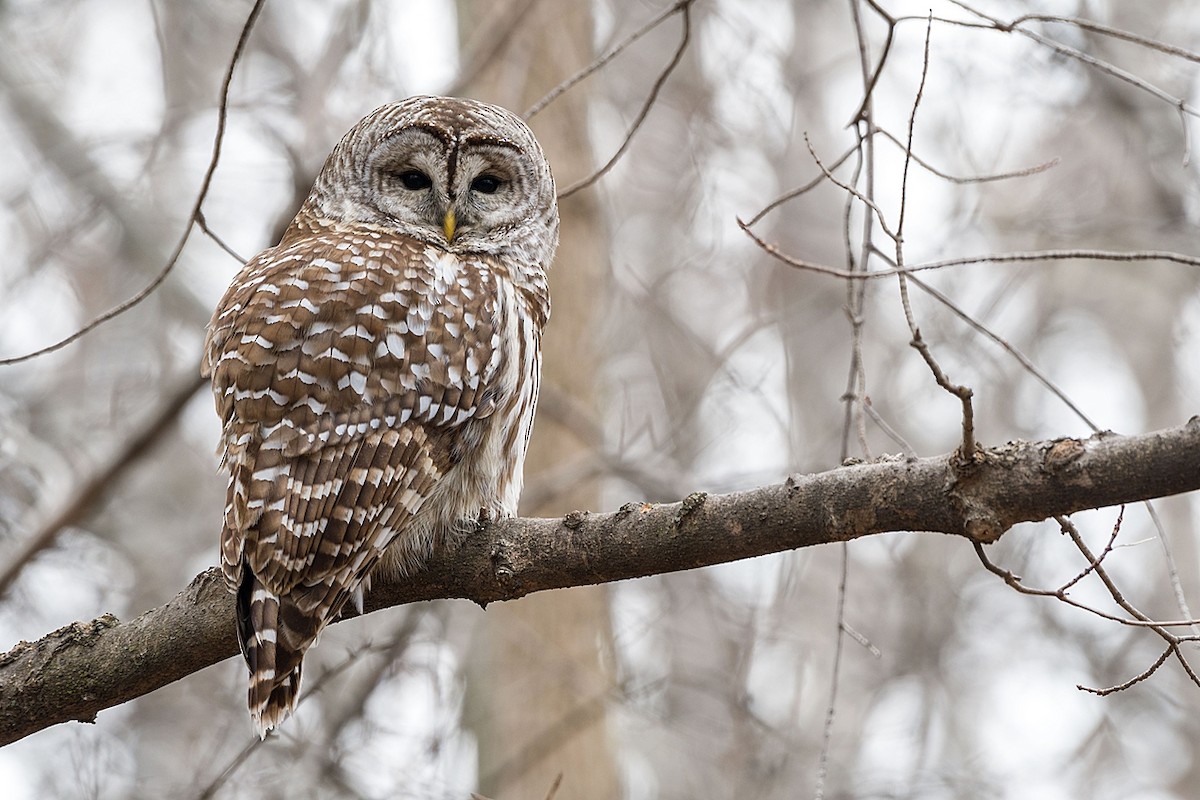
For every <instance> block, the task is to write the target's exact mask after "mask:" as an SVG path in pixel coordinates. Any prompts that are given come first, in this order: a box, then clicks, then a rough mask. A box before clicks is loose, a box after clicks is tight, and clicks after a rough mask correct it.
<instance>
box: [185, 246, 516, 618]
mask: <svg viewBox="0 0 1200 800" xmlns="http://www.w3.org/2000/svg"><path fill="white" fill-rule="evenodd" d="M385 237H386V235H383V234H380V235H376V236H375V237H374V238H367V239H365V240H360V241H354V240H352V239H348V238H347V236H345V235H344V234H343V235H340V236H338V237H337V239H336V240H333V239H331V240H330V241H329V242H327V243H325V242H322V241H321V240H319V239H317V240H315V241H314V240H313V239H307V240H305V241H304V242H300V243H297V244H295V245H293V246H291V247H285V246H282V245H281V246H280V247H278V248H275V249H274V250H270V251H266V252H265V253H263V254H262V255H261V256H260V257H259V258H258V259H256V260H255V261H254V262H251V263H250V264H249V265H247V267H246V269H245V270H244V272H243V277H242V279H241V280H239V281H237V282H235V285H234V287H233V288H231V289H230V291H229V292H228V293H227V295H226V297H225V298H224V300H223V301H222V303H221V304H220V305H219V306H218V310H217V312H216V314H215V315H214V317H213V323H212V325H211V326H210V331H209V337H208V342H207V346H206V353H207V356H206V368H207V370H208V371H210V372H211V374H212V376H213V386H214V392H215V393H216V400H217V408H218V412H219V413H220V415H221V417H222V419H223V420H224V421H225V438H224V443H223V447H224V453H223V457H224V460H225V462H226V464H227V466H228V467H229V469H230V471H231V481H230V489H229V497H228V503H227V506H226V512H225V520H226V521H225V531H224V535H223V537H222V566H223V569H224V572H225V575H226V578H227V580H228V581H229V582H230V584H231V586H237V585H239V584H240V582H241V581H240V578H241V571H242V568H243V564H245V565H246V566H248V567H249V569H250V570H251V571H252V572H253V573H254V574H255V575H256V576H257V577H258V579H259V580H260V581H261V582H262V583H263V584H264V586H266V588H267V589H269V590H270V591H271V592H272V593H274V594H276V595H283V594H286V593H288V592H293V593H294V594H296V595H297V596H296V600H297V601H299V602H301V604H302V606H310V605H311V606H312V607H314V608H316V607H318V606H321V605H326V604H330V603H333V604H335V605H336V606H337V607H338V608H340V606H341V605H342V604H343V603H344V602H345V596H343V594H344V591H343V590H345V589H346V587H347V586H353V585H356V584H357V583H358V580H359V579H361V578H363V577H364V576H365V575H366V574H367V572H368V571H369V570H370V568H371V566H373V565H374V563H375V561H376V559H378V557H379V555H380V553H381V552H382V550H383V549H384V547H386V545H387V543H388V542H387V541H385V540H386V539H389V538H390V536H391V535H393V534H394V533H395V531H396V530H397V528H398V527H400V526H401V525H402V523H403V517H405V516H408V515H412V514H415V513H416V512H417V510H418V509H419V508H420V505H421V502H422V501H423V500H424V498H425V497H426V496H427V495H428V494H429V492H430V491H431V490H432V488H433V487H434V486H435V485H436V482H437V481H438V480H439V479H440V478H441V477H442V475H443V474H444V473H445V471H446V470H447V469H449V468H450V466H452V464H453V463H454V462H455V461H456V460H457V459H458V458H460V457H461V456H462V451H463V448H464V446H466V445H467V444H469V442H470V439H471V437H472V436H477V435H478V433H477V432H473V431H472V426H471V424H470V423H471V422H472V421H474V420H480V419H483V418H485V417H487V416H489V415H490V414H492V413H493V412H494V411H495V409H496V407H497V403H498V402H499V401H500V399H501V398H500V394H501V393H502V387H501V386H500V385H499V384H500V383H502V381H500V380H499V378H500V375H501V373H502V367H503V356H504V354H503V351H502V348H501V347H500V336H501V329H502V326H503V325H504V324H505V319H504V317H505V314H504V306H505V303H504V301H503V292H504V291H505V290H504V287H503V282H502V281H500V280H499V279H498V278H497V276H496V275H495V274H494V273H492V272H491V271H490V270H489V269H488V268H487V266H486V264H483V263H475V262H465V261H462V260H459V259H458V258H457V257H455V256H451V255H449V254H446V253H444V252H442V251H439V250H435V249H433V248H427V247H424V246H422V245H418V244H415V243H412V242H411V241H410V240H407V239H403V238H400V237H386V238H385ZM347 242H349V244H347ZM293 590H296V591H293ZM335 610H336V609H335Z"/></svg>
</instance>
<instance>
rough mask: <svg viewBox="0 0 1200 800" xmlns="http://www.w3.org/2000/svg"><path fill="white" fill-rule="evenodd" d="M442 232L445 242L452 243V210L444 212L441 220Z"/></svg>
mask: <svg viewBox="0 0 1200 800" xmlns="http://www.w3.org/2000/svg"><path fill="white" fill-rule="evenodd" d="M442 230H443V231H445V232H446V241H447V242H453V241H454V209H453V208H452V209H450V210H449V211H447V212H446V216H445V218H444V219H442Z"/></svg>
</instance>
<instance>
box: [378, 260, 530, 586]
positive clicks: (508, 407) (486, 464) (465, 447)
mask: <svg viewBox="0 0 1200 800" xmlns="http://www.w3.org/2000/svg"><path fill="white" fill-rule="evenodd" d="M481 268H482V269H486V270H487V272H488V274H487V279H486V280H482V281H477V282H473V285H475V286H477V287H478V289H479V291H486V292H487V293H488V298H487V301H488V302H486V303H483V304H481V306H480V307H486V308H487V309H488V310H489V313H488V319H486V320H485V322H486V323H487V324H485V325H482V326H480V328H479V329H480V330H487V331H488V336H489V339H490V341H489V342H488V345H489V346H488V348H487V349H488V350H489V352H490V354H491V356H492V357H491V358H490V359H489V361H490V362H491V365H492V366H494V369H492V370H486V373H487V374H486V375H480V376H476V375H469V374H468V375H465V376H464V384H465V385H468V386H469V385H471V384H472V383H473V382H474V381H475V379H476V378H477V377H478V378H480V379H481V380H482V384H481V386H480V388H481V391H482V392H484V393H486V396H487V401H486V405H488V406H492V404H494V408H493V410H491V411H490V413H487V414H486V415H481V416H479V417H477V418H472V419H469V420H467V421H466V422H465V423H464V424H463V425H462V426H461V427H460V428H457V429H455V430H454V431H453V432H452V436H453V438H454V442H455V444H454V449H455V452H454V457H453V460H452V463H451V464H450V465H449V467H448V469H447V470H446V472H445V473H444V474H443V475H442V476H441V478H440V479H439V481H438V483H437V485H436V487H435V488H434V490H433V491H432V493H431V494H430V495H429V496H428V497H426V498H425V500H424V502H423V503H422V505H421V508H420V509H419V511H418V512H417V514H416V517H415V519H414V520H413V521H412V524H411V525H409V526H407V530H406V531H405V532H404V534H403V535H401V536H399V537H398V538H397V539H396V540H395V541H394V542H393V543H392V545H391V547H390V548H389V552H388V555H387V557H385V569H387V568H388V565H390V566H391V568H393V569H395V568H396V567H399V569H400V571H401V572H402V573H403V572H409V571H411V569H412V567H413V566H415V565H416V564H418V563H420V562H422V561H423V560H424V559H425V558H426V557H427V556H428V554H429V552H430V551H431V550H432V549H433V548H434V547H435V546H436V545H437V544H438V543H439V542H444V541H446V540H447V539H453V538H456V536H457V535H458V534H461V533H464V532H465V531H466V530H469V527H470V525H469V521H471V520H475V519H478V518H479V516H480V513H481V512H486V513H487V514H488V515H490V516H491V517H508V516H515V515H516V512H517V502H518V500H519V498H520V494H521V487H522V483H523V468H524V462H525V451H526V446H527V444H528V441H529V434H530V431H531V429H532V425H533V415H534V407H535V405H536V403H537V395H538V387H539V381H540V372H541V354H540V350H539V343H540V336H541V326H542V324H543V323H544V320H545V319H546V315H547V313H548V309H547V306H546V302H547V301H546V293H545V288H544V276H540V275H539V277H540V278H541V281H540V282H535V284H534V285H533V286H529V285H520V286H519V285H518V284H517V282H515V281H514V280H513V279H512V278H511V277H510V276H509V275H508V273H507V272H505V271H503V270H491V269H488V268H487V267H486V266H485V265H482V264H481V263H480V262H476V261H466V262H463V261H459V259H457V258H456V257H455V256H453V255H451V254H445V255H443V256H441V257H439V258H438V259H436V260H434V261H433V262H432V263H431V264H430V270H431V273H430V277H431V279H432V280H433V281H435V282H439V283H440V282H443V281H445V282H447V283H448V284H453V283H454V282H455V281H457V280H459V278H460V277H461V271H462V270H467V271H468V272H470V271H475V270H479V269H481ZM476 277H478V276H476ZM519 279H520V277H519V276H518V280H519ZM466 322H468V321H465V322H464V324H465V326H466V327H467V328H469V327H470V326H469V325H466Z"/></svg>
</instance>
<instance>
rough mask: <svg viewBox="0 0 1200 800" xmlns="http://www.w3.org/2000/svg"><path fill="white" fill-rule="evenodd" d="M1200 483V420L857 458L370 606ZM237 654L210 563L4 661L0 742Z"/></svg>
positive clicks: (613, 576)
mask: <svg viewBox="0 0 1200 800" xmlns="http://www.w3.org/2000/svg"><path fill="white" fill-rule="evenodd" d="M1197 489H1200V417H1193V418H1192V419H1191V420H1190V421H1189V422H1188V423H1186V424H1185V425H1181V426H1179V427H1176V428H1170V429H1167V430H1162V431H1156V432H1153V433H1147V434H1142V435H1139V436H1118V435H1116V434H1112V433H1105V434H1097V435H1096V436H1093V437H1091V438H1090V439H1086V440H1078V439H1056V440H1049V441H1041V442H1012V443H1009V444H1006V445H1003V446H1001V447H996V448H991V449H988V450H981V451H980V452H979V456H978V460H977V461H976V462H974V463H971V464H965V463H962V462H961V461H960V460H956V459H955V458H954V457H953V456H952V455H944V456H939V457H936V458H921V459H906V458H902V457H889V458H885V459H883V460H880V461H878V462H874V463H869V464H858V465H852V466H845V467H841V468H839V469H835V470H831V471H829V472H822V473H817V474H814V475H800V476H793V477H791V478H789V479H788V480H787V481H786V482H785V483H783V484H779V485H774V486H765V487H762V488H758V489H752V490H749V491H743V492H735V493H732V494H726V495H705V494H704V493H702V492H697V493H695V494H692V495H690V496H689V497H687V498H686V499H685V500H683V501H682V502H679V503H671V504H666V505H650V504H641V503H629V504H627V505H625V506H623V507H622V508H621V509H620V510H618V511H615V512H612V513H606V514H589V513H587V512H572V513H571V514H568V515H567V516H566V517H564V518H562V519H517V520H504V521H500V522H496V523H493V524H491V525H489V526H487V527H486V528H483V529H481V530H480V531H478V532H477V533H476V534H475V535H473V536H470V537H468V539H467V542H466V543H465V544H464V545H463V547H462V548H461V549H458V550H455V551H453V552H447V553H441V554H440V555H438V556H437V557H435V558H434V559H433V560H432V562H431V563H430V564H429V568H428V569H427V570H426V571H425V572H423V573H421V574H420V575H417V576H414V577H412V578H409V579H406V580H403V581H398V582H392V583H387V584H382V585H376V586H375V588H374V589H373V591H372V592H371V594H370V596H369V597H368V598H367V610H368V611H374V610H377V609H381V608H387V607H390V606H394V605H399V604H402V603H412V602H416V601H419V600H431V599H434V598H450V597H457V598H467V599H470V600H473V601H474V602H476V603H478V604H480V605H486V604H487V603H490V602H493V601H496V600H511V599H515V598H518V597H522V596H524V595H527V594H530V593H532V592H538V591H543V590H546V589H557V588H562V587H567V586H580V585H586V584H597V583H604V582H608V581H617V580H624V579H628V578H637V577H643V576H646V575H654V574H659V573H664V572H673V571H677V570H684V569H693V568H696V567H704V566H710V565H713V564H720V563H724V562H728V561H735V560H738V559H743V558H750V557H752V556H758V555H763V554H766V553H775V552H781V551H784V550H791V549H795V548H799V547H808V546H811V545H816V544H824V543H828V542H838V541H848V540H850V539H855V538H857V537H860V536H867V535H870V534H875V533H884V532H887V531H935V532H942V533H951V534H958V535H964V536H967V537H969V538H971V539H972V540H974V541H976V542H992V541H995V540H996V539H997V538H999V537H1000V535H1001V534H1003V533H1004V531H1006V530H1008V529H1009V528H1010V527H1012V526H1013V525H1014V524H1016V523H1018V522H1030V521H1038V520H1043V519H1047V518H1049V517H1052V516H1056V515H1065V514H1071V513H1073V512H1076V511H1081V510H1084V509H1090V508H1100V507H1104V506H1111V505H1119V504H1121V503H1131V502H1135V501H1139V500H1146V499H1149V498H1154V497H1163V496H1167V495H1172V494H1178V493H1180V492H1187V491H1195V490H1197ZM236 652H237V642H236V640H235V638H234V630H233V598H232V596H230V595H229V594H228V593H227V592H226V590H225V587H224V584H223V581H222V578H221V576H220V574H219V572H218V571H217V570H216V569H215V568H213V569H209V570H206V571H205V572H203V573H201V574H200V575H198V576H197V577H196V578H195V579H194V580H193V581H192V582H191V584H190V585H189V586H188V587H187V588H186V589H184V590H183V591H182V592H181V593H180V594H179V595H177V596H176V597H175V598H174V599H173V600H171V601H170V602H169V603H167V604H166V605H163V606H160V607H159V608H156V609H153V610H151V611H148V612H146V613H145V614H142V615H141V616H140V617H138V618H137V619H134V620H132V621H130V622H120V621H118V620H117V619H116V618H115V617H113V616H111V615H104V616H102V617H99V618H97V619H95V620H93V621H92V622H90V623H74V624H72V625H69V626H67V627H65V628H62V629H60V630H57V631H55V632H53V633H51V634H49V635H47V636H45V637H43V638H42V639H40V640H39V641H37V642H34V643H27V642H22V643H20V644H18V645H17V646H16V647H14V648H13V649H12V650H11V651H9V652H8V653H6V654H4V655H2V656H0V744H7V743H9V742H12V741H15V740H17V739H20V738H22V737H24V736H28V735H29V734H31V733H33V732H35V731H38V730H41V729H42V728H46V727H49V726H50V725H54V724H56V723H59V722H66V721H69V720H80V721H88V722H90V721H94V720H95V718H96V714H97V713H98V712H100V711H102V710H103V709H105V708H110V707H112V706H115V705H118V704H120V703H123V702H126V701H127V700H130V699H133V698H134V697H138V696H140V695H143V694H146V693H148V692H151V691H153V690H154V689H157V688H159V687H161V686H165V685H166V684H168V683H171V682H173V681H176V680H179V679H180V678H182V677H184V676H186V675H189V674H191V673H192V672H195V671H197V670H200V669H202V668H204V667H206V666H209V665H211V664H215V663H217V662H218V661H221V660H223V659H225V658H228V657H229V656H231V655H233V654H234V653H236Z"/></svg>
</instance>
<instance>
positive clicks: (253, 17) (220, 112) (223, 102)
mask: <svg viewBox="0 0 1200 800" xmlns="http://www.w3.org/2000/svg"><path fill="white" fill-rule="evenodd" d="M265 3H266V0H255V3H254V7H253V8H252V9H250V14H249V16H247V17H246V22H245V23H244V24H243V25H242V31H241V34H240V35H239V36H238V41H237V46H236V47H235V48H234V50H233V57H232V58H230V60H229V66H228V68H227V69H226V70H225V78H224V80H223V81H222V82H221V95H220V101H219V102H218V104H217V131H216V134H215V135H214V136H213V149H212V155H211V157H210V158H209V161H208V168H207V169H206V170H205V171H204V178H203V180H201V182H200V190H199V192H197V194H196V201H195V202H194V203H193V204H192V212H191V214H190V215H188V221H187V226H186V227H185V228H184V231H183V235H181V236H180V237H179V241H178V242H177V243H176V245H175V249H174V250H173V251H172V252H171V255H170V257H169V258H168V259H167V263H166V264H165V265H164V266H163V268H162V269H161V270H159V272H158V274H157V275H155V276H154V278H153V280H151V281H150V283H148V284H146V286H145V288H143V289H142V290H141V291H139V292H138V293H137V294H135V295H134V296H133V297H131V298H129V299H128V300H126V301H124V302H123V303H119V304H118V305H116V306H114V307H113V308H111V309H109V310H108V311H105V312H104V313H103V314H101V315H100V316H98V317H96V318H95V319H93V320H92V321H91V322H88V323H87V324H86V325H84V326H83V327H81V328H79V329H78V330H76V331H75V332H74V333H72V334H71V335H70V336H67V337H66V338H65V339H61V340H59V341H58V342H55V343H54V344H51V345H47V346H46V347H43V348H41V349H39V350H34V351H32V352H29V353H25V354H24V355H19V356H11V357H9V358H0V366H7V365H9V364H19V363H21V362H23V361H29V360H30V359H34V358H37V357H38V356H43V355H46V354H47V353H53V352H54V351H56V350H61V349H62V348H64V347H66V346H67V345H69V344H71V343H72V342H75V341H77V340H79V339H80V338H82V337H83V336H84V335H86V334H87V333H89V332H91V331H93V330H95V329H96V328H98V327H99V326H100V325H102V324H104V323H105V322H108V321H109V320H111V319H113V318H115V317H118V316H120V315H121V314H124V313H125V312H126V311H128V310H129V309H131V308H133V307H134V306H136V305H137V304H139V303H141V302H142V301H143V300H145V299H146V298H147V297H149V296H150V295H151V294H153V293H154V291H155V290H156V289H157V288H158V287H159V286H160V285H162V282H163V281H165V280H166V279H167V276H168V275H169V274H170V273H171V270H173V269H174V268H175V265H176V264H177V263H178V262H179V257H180V256H181V255H182V254H183V248H184V247H185V246H186V245H187V243H188V239H190V238H191V235H192V231H193V230H194V229H195V226H196V221H197V219H198V218H199V216H200V209H201V206H203V204H204V200H205V198H206V197H208V190H209V187H210V186H211V184H212V178H213V174H214V173H215V172H216V171H217V164H219V163H220V161H221V144H222V142H223V141H224V139H225V123H226V121H227V118H228V116H229V87H230V85H231V84H232V83H233V73H234V69H235V68H236V67H237V64H238V61H239V60H240V59H241V57H242V54H243V53H244V52H245V49H246V43H247V42H248V41H249V39H250V31H251V30H253V28H254V23H255V21H257V20H258V15H259V13H260V12H261V11H262V8H263V5H265Z"/></svg>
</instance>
